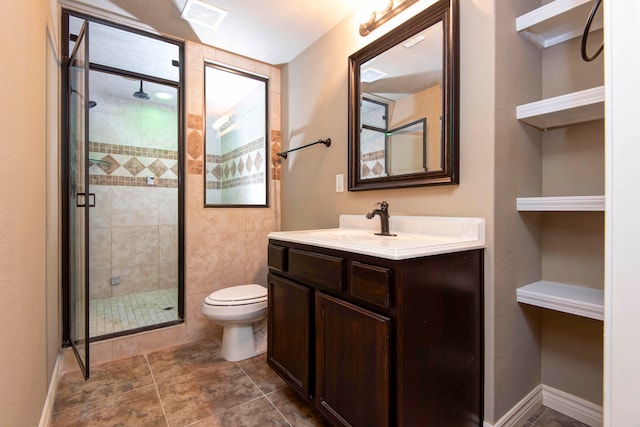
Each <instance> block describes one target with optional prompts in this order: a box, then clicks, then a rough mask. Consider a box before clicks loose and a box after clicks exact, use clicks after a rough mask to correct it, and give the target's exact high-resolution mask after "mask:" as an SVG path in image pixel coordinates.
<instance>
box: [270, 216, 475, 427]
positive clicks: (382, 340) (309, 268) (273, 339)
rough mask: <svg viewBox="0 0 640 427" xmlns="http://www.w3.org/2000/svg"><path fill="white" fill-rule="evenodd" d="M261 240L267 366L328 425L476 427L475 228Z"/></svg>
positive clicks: (454, 224)
mask: <svg viewBox="0 0 640 427" xmlns="http://www.w3.org/2000/svg"><path fill="white" fill-rule="evenodd" d="M390 219H391V230H392V231H393V232H394V233H397V236H393V237H387V236H376V235H375V234H374V231H375V230H374V228H375V227H376V224H375V223H374V222H373V221H368V220H366V219H365V218H364V215H362V216H354V215H343V216H341V217H340V228H337V229H330V230H306V231H293V232H274V233H270V234H269V239H270V240H269V248H268V251H269V282H268V283H269V303H268V307H269V315H268V321H269V334H268V350H267V356H268V363H269V365H270V366H271V367H272V368H273V369H274V370H275V371H276V372H277V373H278V374H279V375H280V376H281V377H282V378H284V379H285V381H286V382H287V383H288V384H289V385H291V387H293V388H294V389H295V390H296V391H297V392H298V393H299V394H300V395H301V396H302V397H303V398H304V399H305V400H306V401H307V402H308V403H309V404H310V405H311V406H313V407H314V408H316V409H317V410H318V411H319V412H320V413H321V414H323V415H324V416H325V417H326V418H327V420H329V421H330V422H331V423H333V424H334V425H336V426H423V425H424V426H427V425H429V426H480V425H482V419H483V417H482V411H483V399H482V394H483V376H482V373H483V310H482V307H483V298H482V295H483V249H482V248H483V247H484V221H483V220H481V219H477V218H442V217H401V216H398V217H395V216H394V217H392V218H390Z"/></svg>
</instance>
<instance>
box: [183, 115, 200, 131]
mask: <svg viewBox="0 0 640 427" xmlns="http://www.w3.org/2000/svg"><path fill="white" fill-rule="evenodd" d="M203 126H204V122H203V120H202V116H199V115H197V114H187V129H196V130H202V127H203Z"/></svg>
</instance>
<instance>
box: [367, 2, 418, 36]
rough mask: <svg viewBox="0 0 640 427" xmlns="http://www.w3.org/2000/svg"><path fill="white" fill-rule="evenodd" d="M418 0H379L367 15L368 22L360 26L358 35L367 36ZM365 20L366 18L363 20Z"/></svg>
mask: <svg viewBox="0 0 640 427" xmlns="http://www.w3.org/2000/svg"><path fill="white" fill-rule="evenodd" d="M416 2H418V0H404V1H403V0H379V1H377V2H374V3H378V4H377V5H376V6H374V9H373V10H372V11H371V13H370V14H368V17H369V19H368V21H366V22H363V23H362V24H360V35H361V36H363V37H364V36H367V35H369V33H371V31H373V30H375V29H376V28H378V27H379V26H380V25H382V24H384V23H385V22H387V21H388V20H390V19H391V18H393V17H394V16H396V15H397V14H399V13H400V12H402V11H403V10H405V9H406V8H408V7H409V6H411V5H412V4H414V3H416ZM365 19H366V18H365Z"/></svg>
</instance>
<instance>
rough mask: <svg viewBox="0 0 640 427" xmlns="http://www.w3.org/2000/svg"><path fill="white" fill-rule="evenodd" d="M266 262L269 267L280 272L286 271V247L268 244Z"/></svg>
mask: <svg viewBox="0 0 640 427" xmlns="http://www.w3.org/2000/svg"><path fill="white" fill-rule="evenodd" d="M268 264H269V268H273V269H274V270H276V271H279V272H281V273H284V272H285V271H287V248H285V247H284V246H278V245H272V244H269V252H268Z"/></svg>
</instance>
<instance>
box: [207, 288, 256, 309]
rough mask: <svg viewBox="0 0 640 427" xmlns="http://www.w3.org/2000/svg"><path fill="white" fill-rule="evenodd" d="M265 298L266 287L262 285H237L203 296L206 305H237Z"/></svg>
mask: <svg viewBox="0 0 640 427" xmlns="http://www.w3.org/2000/svg"><path fill="white" fill-rule="evenodd" d="M266 300H267V288H265V287H264V286H260V285H256V284H252V285H238V286H231V287H229V288H224V289H220V290H219V291H215V292H212V293H211V294H209V296H207V298H205V301H204V303H205V304H206V305H213V306H237V305H249V304H257V303H261V302H265V301H266Z"/></svg>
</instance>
